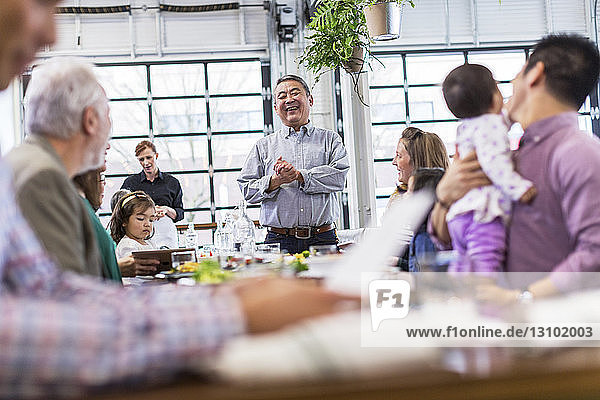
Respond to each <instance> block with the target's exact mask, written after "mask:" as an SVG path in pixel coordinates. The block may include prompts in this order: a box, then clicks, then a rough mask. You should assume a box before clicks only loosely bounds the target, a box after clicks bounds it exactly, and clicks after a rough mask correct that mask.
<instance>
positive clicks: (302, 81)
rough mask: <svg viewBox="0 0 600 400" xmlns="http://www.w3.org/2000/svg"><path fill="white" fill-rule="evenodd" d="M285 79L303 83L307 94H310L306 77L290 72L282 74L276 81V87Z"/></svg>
mask: <svg viewBox="0 0 600 400" xmlns="http://www.w3.org/2000/svg"><path fill="white" fill-rule="evenodd" d="M285 81H296V82H298V83H300V84H301V85H302V87H303V88H304V91H306V95H307V96H310V88H309V87H308V84H307V83H306V81H305V80H304V79H302V78H301V77H299V76H298V75H292V74H288V75H284V76H282V77H281V78H279V79H277V82H276V83H275V87H277V86H278V85H279V84H280V83H281V82H285Z"/></svg>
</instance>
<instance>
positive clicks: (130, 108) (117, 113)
mask: <svg viewBox="0 0 600 400" xmlns="http://www.w3.org/2000/svg"><path fill="white" fill-rule="evenodd" d="M109 104H110V117H111V119H112V134H113V135H114V136H130V135H147V134H148V132H149V131H150V124H149V123H148V103H147V102H146V101H111V102H110V103H109Z"/></svg>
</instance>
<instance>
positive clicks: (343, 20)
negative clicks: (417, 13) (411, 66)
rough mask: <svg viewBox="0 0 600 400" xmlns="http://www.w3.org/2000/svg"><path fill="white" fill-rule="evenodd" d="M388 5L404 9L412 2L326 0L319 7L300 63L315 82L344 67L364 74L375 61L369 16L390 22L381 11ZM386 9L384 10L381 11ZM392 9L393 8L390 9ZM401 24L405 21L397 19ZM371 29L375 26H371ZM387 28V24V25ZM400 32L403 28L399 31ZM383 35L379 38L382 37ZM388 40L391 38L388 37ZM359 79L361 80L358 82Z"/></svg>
mask: <svg viewBox="0 0 600 400" xmlns="http://www.w3.org/2000/svg"><path fill="white" fill-rule="evenodd" d="M388 3H393V4H394V5H393V6H394V7H400V10H401V8H402V6H403V5H404V4H406V3H409V4H410V5H411V6H413V7H414V4H413V2H412V0H393V1H379V0H322V1H320V2H319V3H318V4H317V8H316V11H315V14H314V17H313V18H312V19H311V21H310V23H309V24H308V29H309V30H310V34H309V35H308V36H307V37H306V38H307V39H308V40H309V41H310V42H309V44H308V45H307V46H306V48H305V49H304V53H303V54H302V55H301V56H300V57H299V59H298V62H299V63H301V64H304V65H305V66H306V68H307V69H308V70H309V71H311V72H312V73H314V74H315V76H316V78H315V80H318V78H319V76H320V75H322V74H323V73H325V72H327V71H330V70H333V69H335V68H337V67H343V68H344V69H345V70H346V71H347V72H349V73H360V72H362V71H363V70H364V66H365V63H367V65H368V62H369V60H371V59H372V58H373V57H372V54H371V51H370V45H371V43H372V39H371V37H370V34H369V29H368V25H367V18H366V17H365V11H366V12H367V13H368V14H373V12H375V13H374V14H376V15H374V16H375V17H376V16H379V17H382V18H384V19H385V18H386V16H385V14H383V13H382V12H380V11H382V10H383V11H385V10H388V8H389V7H388V6H387V4H388ZM382 5H383V7H384V9H381V6H382ZM389 9H391V8H389ZM396 21H397V22H398V23H400V21H401V19H396ZM369 25H371V24H369ZM383 25H386V24H385V20H384V23H383ZM397 31H398V32H399V31H400V27H399V26H398V27H397ZM380 35H381V34H377V36H380ZM387 38H388V39H389V38H391V37H387ZM356 79H357V78H356Z"/></svg>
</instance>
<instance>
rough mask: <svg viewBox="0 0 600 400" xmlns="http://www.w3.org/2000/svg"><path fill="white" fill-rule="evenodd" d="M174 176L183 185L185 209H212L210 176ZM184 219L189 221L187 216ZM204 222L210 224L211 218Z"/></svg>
mask: <svg viewBox="0 0 600 400" xmlns="http://www.w3.org/2000/svg"><path fill="white" fill-rule="evenodd" d="M173 176H174V177H175V178H177V179H178V180H179V183H181V188H182V190H183V208H201V207H210V188H209V180H208V174H173ZM186 214H187V212H186ZM184 219H185V220H186V221H187V220H188V219H187V216H185V217H184ZM204 222H210V218H209V220H208V221H204Z"/></svg>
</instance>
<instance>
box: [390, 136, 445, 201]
mask: <svg viewBox="0 0 600 400" xmlns="http://www.w3.org/2000/svg"><path fill="white" fill-rule="evenodd" d="M392 164H393V165H394V166H395V167H396V169H397V170H398V184H397V187H396V190H394V193H392V195H391V196H390V200H389V202H388V207H389V206H390V204H392V203H393V202H394V201H395V200H397V199H398V198H399V197H401V196H402V194H404V193H405V192H406V189H407V185H408V178H410V176H411V175H412V174H413V172H414V171H416V170H417V169H419V168H442V169H444V170H445V169H447V168H448V153H447V152H446V146H444V142H442V139H440V137H439V136H438V135H436V134H435V133H430V132H425V131H422V130H421V129H419V128H414V127H410V126H409V127H408V128H406V129H405V130H404V131H403V132H402V136H401V137H400V139H399V140H398V145H397V147H396V154H395V156H394V159H393V161H392Z"/></svg>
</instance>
